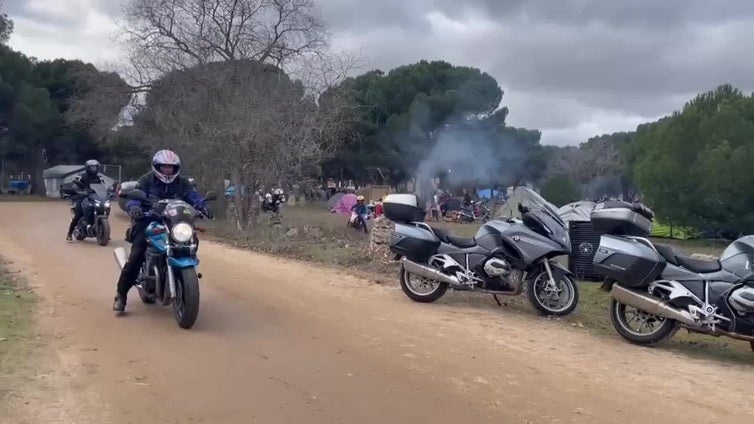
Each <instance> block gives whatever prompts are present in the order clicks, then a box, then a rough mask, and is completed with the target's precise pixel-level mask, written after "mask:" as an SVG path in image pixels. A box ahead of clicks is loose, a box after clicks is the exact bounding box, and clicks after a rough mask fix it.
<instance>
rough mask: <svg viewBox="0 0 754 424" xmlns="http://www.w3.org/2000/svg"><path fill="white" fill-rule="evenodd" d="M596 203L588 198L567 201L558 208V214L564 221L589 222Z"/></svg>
mask: <svg viewBox="0 0 754 424" xmlns="http://www.w3.org/2000/svg"><path fill="white" fill-rule="evenodd" d="M595 206H597V204H596V203H594V202H590V201H588V200H581V201H578V202H573V203H569V204H567V205H565V206H563V207H562V208H560V209H558V215H560V218H561V219H562V220H563V221H564V222H565V223H566V225H567V224H568V223H569V222H571V221H580V222H589V221H591V214H592V211H593V210H594V207H595Z"/></svg>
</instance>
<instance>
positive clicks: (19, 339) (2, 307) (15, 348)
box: [0, 257, 36, 409]
mask: <svg viewBox="0 0 754 424" xmlns="http://www.w3.org/2000/svg"><path fill="white" fill-rule="evenodd" d="M6 265H8V264H7V262H5V261H4V260H3V259H2V257H0V409H2V402H3V398H4V396H5V395H6V394H7V392H6V391H8V390H10V387H12V385H13V382H14V381H15V379H16V378H18V375H19V373H20V372H21V371H20V370H21V369H22V368H23V367H24V365H25V364H26V362H27V361H28V358H29V355H30V354H31V352H32V344H31V342H30V337H31V336H30V335H31V328H32V311H33V308H34V304H35V302H36V296H35V295H34V293H32V292H31V291H30V290H29V289H28V287H27V286H26V284H25V282H24V281H23V280H22V279H20V278H18V275H17V274H15V273H13V272H11V271H10V270H8V268H7V266H6Z"/></svg>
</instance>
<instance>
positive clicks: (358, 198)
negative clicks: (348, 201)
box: [356, 195, 364, 203]
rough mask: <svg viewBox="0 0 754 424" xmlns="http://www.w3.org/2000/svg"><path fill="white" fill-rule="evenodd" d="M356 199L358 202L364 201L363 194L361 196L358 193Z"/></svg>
mask: <svg viewBox="0 0 754 424" xmlns="http://www.w3.org/2000/svg"><path fill="white" fill-rule="evenodd" d="M356 201H357V202H358V203H364V196H362V195H358V196H356Z"/></svg>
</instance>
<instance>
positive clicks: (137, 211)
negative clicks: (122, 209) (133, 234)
mask: <svg viewBox="0 0 754 424" xmlns="http://www.w3.org/2000/svg"><path fill="white" fill-rule="evenodd" d="M128 216H130V217H131V219H139V218H141V217H143V216H144V211H143V210H141V206H134V207H132V208H131V209H129V210H128Z"/></svg>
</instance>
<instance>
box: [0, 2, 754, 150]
mask: <svg viewBox="0 0 754 424" xmlns="http://www.w3.org/2000/svg"><path fill="white" fill-rule="evenodd" d="M118 1H119V0H4V3H5V9H6V10H7V12H8V14H9V15H10V16H11V18H12V19H13V20H14V21H15V33H14V34H13V36H12V38H11V41H10V45H11V46H12V47H13V48H15V49H18V50H21V51H23V52H24V53H26V54H29V55H32V56H36V57H38V58H42V59H48V58H56V57H65V58H80V59H83V60H87V61H90V62H92V63H94V64H96V65H98V66H102V65H111V64H112V63H113V62H116V61H117V60H118V50H117V49H116V48H114V46H113V44H112V43H111V41H110V40H111V37H110V34H111V33H112V31H114V30H115V29H116V27H115V22H116V20H117V19H118V16H119V12H120V9H119V4H118ZM318 3H319V4H320V6H321V9H322V10H321V11H322V16H323V17H324V18H325V20H326V21H327V22H328V24H329V26H330V31H331V33H332V34H333V36H334V40H335V43H336V45H337V46H338V47H341V48H345V49H349V50H354V51H361V53H362V54H363V55H364V56H365V58H366V66H365V67H364V68H363V69H362V70H364V71H366V70H367V69H371V68H380V69H382V70H388V69H390V68H392V67H395V66H398V65H402V64H408V63H412V62H416V61H418V60H421V59H430V60H431V59H443V60H447V61H449V62H451V63H453V64H457V65H468V66H475V67H478V68H480V69H482V70H483V71H485V72H488V73H490V74H491V75H492V76H493V77H495V78H496V79H497V81H498V83H499V84H500V85H501V87H502V88H503V90H504V91H505V95H504V97H503V104H504V105H506V106H508V107H509V109H510V116H509V120H508V122H509V124H510V125H514V126H519V127H526V128H537V129H540V130H542V132H543V135H542V143H543V144H557V145H565V144H578V143H580V142H582V141H585V140H586V139H587V138H588V137H590V136H592V135H596V134H602V133H607V132H613V131H624V130H633V129H634V128H635V127H636V125H637V124H639V123H642V122H646V121H649V120H654V119H656V118H658V117H660V116H663V115H665V114H668V113H671V112H672V111H674V110H677V109H679V108H680V107H682V106H683V103H684V102H686V101H687V100H689V99H690V98H692V97H693V96H694V95H695V94H696V93H698V92H700V91H703V90H709V89H712V88H714V87H715V86H717V85H719V84H721V83H725V82H729V83H732V84H733V85H734V86H736V87H738V88H740V89H741V90H743V91H744V92H746V93H750V92H752V91H754V42H752V36H754V1H751V0H737V1H734V0H714V1H709V0H707V1H697V0H609V1H608V0H529V1H525V0H379V1H376V0H319V2H318Z"/></svg>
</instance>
